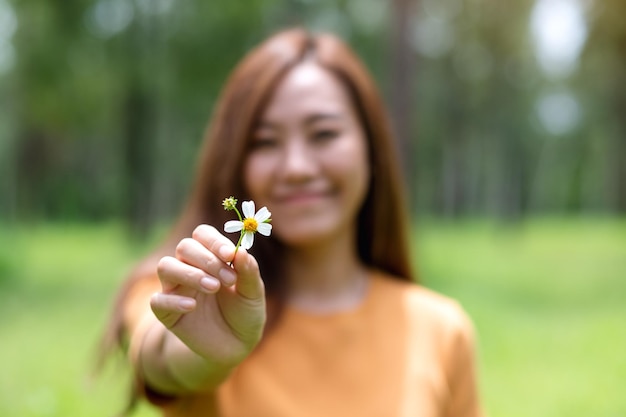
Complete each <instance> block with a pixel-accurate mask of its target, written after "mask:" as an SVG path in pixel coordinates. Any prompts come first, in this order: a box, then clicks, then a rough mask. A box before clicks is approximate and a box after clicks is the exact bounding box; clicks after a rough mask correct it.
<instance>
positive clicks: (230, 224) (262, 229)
mask: <svg viewBox="0 0 626 417" xmlns="http://www.w3.org/2000/svg"><path fill="white" fill-rule="evenodd" d="M241 208H242V211H243V215H244V219H243V221H239V220H230V221H227V222H226V223H225V224H224V231H225V232H227V233H233V232H239V231H242V230H243V232H242V233H243V236H242V238H241V247H242V248H244V249H246V250H247V249H250V248H251V247H252V244H253V243H254V234H255V233H256V232H259V233H261V234H262V235H263V236H269V235H270V233H271V232H272V225H271V224H270V223H268V222H267V221H268V220H269V218H270V216H271V215H272V213H270V211H269V210H268V209H267V207H262V208H261V209H260V210H259V211H257V212H256V214H255V213H254V201H244V202H243V203H242V204H241Z"/></svg>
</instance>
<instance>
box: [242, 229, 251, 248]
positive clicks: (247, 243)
mask: <svg viewBox="0 0 626 417" xmlns="http://www.w3.org/2000/svg"><path fill="white" fill-rule="evenodd" d="M253 243H254V232H245V233H244V234H243V239H241V247H242V248H244V249H245V250H248V249H250V248H251V247H252V244H253Z"/></svg>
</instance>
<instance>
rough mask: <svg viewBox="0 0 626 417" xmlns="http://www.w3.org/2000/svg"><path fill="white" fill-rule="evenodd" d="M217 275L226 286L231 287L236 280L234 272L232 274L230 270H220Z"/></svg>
mask: <svg viewBox="0 0 626 417" xmlns="http://www.w3.org/2000/svg"><path fill="white" fill-rule="evenodd" d="M219 275H220V278H221V279H222V282H223V283H224V284H226V285H233V284H234V283H235V280H236V279H237V276H236V275H235V272H233V270H232V269H230V268H222V269H220V272H219Z"/></svg>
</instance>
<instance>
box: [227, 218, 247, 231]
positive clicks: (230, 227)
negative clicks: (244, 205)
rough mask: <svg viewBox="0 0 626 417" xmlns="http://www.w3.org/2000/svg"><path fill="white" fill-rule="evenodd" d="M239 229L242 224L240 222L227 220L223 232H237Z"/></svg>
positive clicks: (241, 227)
mask: <svg viewBox="0 0 626 417" xmlns="http://www.w3.org/2000/svg"><path fill="white" fill-rule="evenodd" d="M241 229H243V222H240V221H239V220H229V221H227V222H226V223H224V231H225V232H226V233H233V232H238V231H240V230H241Z"/></svg>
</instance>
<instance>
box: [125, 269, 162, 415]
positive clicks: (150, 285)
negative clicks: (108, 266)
mask: <svg viewBox="0 0 626 417" xmlns="http://www.w3.org/2000/svg"><path fill="white" fill-rule="evenodd" d="M160 290H161V285H160V283H159V280H158V278H157V277H156V276H147V277H145V278H143V279H141V280H139V281H138V282H137V283H135V284H134V285H133V287H131V289H130V291H129V293H128V295H127V297H126V300H125V303H124V307H123V308H124V327H125V330H126V332H127V334H128V338H129V345H128V352H127V355H128V359H129V361H130V364H131V367H132V373H133V379H134V381H133V390H134V393H135V395H136V396H137V397H144V398H146V399H147V400H148V401H149V402H150V403H152V404H154V405H157V406H163V405H165V404H168V403H170V402H171V401H172V400H173V399H174V397H172V396H168V395H163V394H160V393H158V392H156V391H154V390H152V389H150V387H149V386H147V385H146V383H145V381H144V378H143V375H142V373H141V370H140V361H141V358H140V355H141V345H142V343H143V340H144V338H145V337H146V334H147V332H148V331H149V330H150V329H151V328H152V326H154V324H155V323H156V322H157V321H158V320H157V318H156V317H155V316H154V313H153V312H152V309H151V308H150V297H152V294H154V293H155V292H157V291H160Z"/></svg>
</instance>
